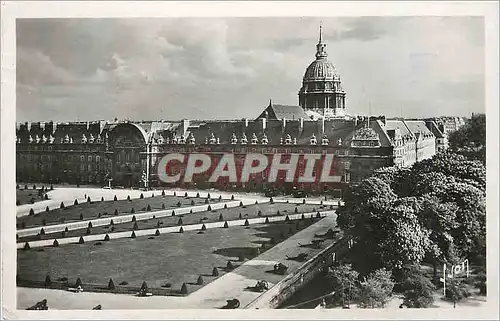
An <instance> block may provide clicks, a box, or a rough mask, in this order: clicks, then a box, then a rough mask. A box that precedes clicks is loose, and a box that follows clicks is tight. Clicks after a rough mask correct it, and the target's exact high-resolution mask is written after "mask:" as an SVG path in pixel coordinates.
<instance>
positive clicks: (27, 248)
mask: <svg viewBox="0 0 500 321" xmlns="http://www.w3.org/2000/svg"><path fill="white" fill-rule="evenodd" d="M23 248H24V249H25V250H29V249H30V244H29V243H28V242H26V243H24V247H23Z"/></svg>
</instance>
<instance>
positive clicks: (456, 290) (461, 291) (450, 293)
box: [446, 278, 469, 308]
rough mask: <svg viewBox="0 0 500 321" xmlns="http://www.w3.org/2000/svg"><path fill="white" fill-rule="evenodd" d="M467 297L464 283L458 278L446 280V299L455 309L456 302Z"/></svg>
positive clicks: (467, 293)
mask: <svg viewBox="0 0 500 321" xmlns="http://www.w3.org/2000/svg"><path fill="white" fill-rule="evenodd" d="M468 296H469V292H468V291H467V287H466V286H465V283H464V282H463V281H462V280H461V279H460V278H449V279H446V297H447V298H448V299H450V300H451V301H452V302H453V307H454V308H455V307H456V304H457V302H460V301H462V300H463V299H465V298H466V297H468Z"/></svg>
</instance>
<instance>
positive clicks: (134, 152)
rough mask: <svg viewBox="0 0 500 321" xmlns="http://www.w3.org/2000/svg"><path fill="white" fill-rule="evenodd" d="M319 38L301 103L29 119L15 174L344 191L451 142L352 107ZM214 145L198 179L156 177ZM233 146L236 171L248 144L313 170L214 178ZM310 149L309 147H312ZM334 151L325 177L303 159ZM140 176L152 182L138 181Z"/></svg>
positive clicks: (180, 171) (250, 149)
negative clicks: (161, 114)
mask: <svg viewBox="0 0 500 321" xmlns="http://www.w3.org/2000/svg"><path fill="white" fill-rule="evenodd" d="M321 38H322V36H321V32H320V40H319V43H318V45H317V46H316V60H315V61H313V62H312V63H311V64H310V65H309V66H308V67H307V69H306V72H305V74H304V77H303V80H302V87H301V89H300V91H299V106H287V105H277V104H273V103H272V102H269V105H268V106H267V107H266V108H264V110H263V111H262V113H261V114H260V115H259V116H258V117H257V118H256V119H251V120H250V119H243V120H229V121H216V120H202V121H194V120H181V121H174V122H164V121H144V122H131V121H122V122H118V121H115V122H104V121H97V122H84V123H82V122H74V123H53V122H49V123H43V122H39V123H24V124H18V125H17V130H16V143H17V144H16V160H17V167H16V179H17V180H18V181H26V182H27V181H29V182H47V183H49V182H53V183H55V182H68V183H74V184H75V183H81V184H84V183H85V184H103V185H104V184H107V182H108V179H111V180H112V184H113V185H120V186H126V187H128V186H144V184H147V185H148V186H178V187H185V188H189V187H197V188H212V187H213V188H218V189H222V190H231V189H233V190H234V189H238V190H249V191H252V190H253V191H262V190H265V189H268V188H275V189H283V190H293V189H296V190H297V189H300V190H303V191H308V192H312V193H314V192H316V193H324V192H329V193H332V194H334V195H337V196H339V197H341V196H342V193H343V191H344V190H345V189H346V188H347V187H348V186H349V184H351V183H355V182H359V181H360V180H361V179H363V178H365V177H367V176H369V175H371V173H372V172H373V171H374V170H375V169H377V168H381V167H386V166H393V165H396V166H403V167H404V166H411V165H412V164H414V163H415V162H417V161H420V160H422V159H426V158H429V157H432V156H433V155H434V154H435V153H436V152H438V151H440V150H441V149H444V148H446V143H445V135H444V134H443V128H444V127H445V123H446V122H443V123H439V124H438V123H436V121H435V120H432V119H430V120H398V119H387V120H386V119H385V117H383V116H381V117H369V118H368V117H360V116H349V115H348V114H347V113H346V106H345V92H344V91H343V89H342V87H341V84H340V76H339V75H338V74H337V72H336V71H335V68H334V66H333V64H331V63H330V62H329V61H328V60H327V54H326V45H325V44H324V43H323V40H322V39H321ZM198 153H200V154H205V155H209V157H210V159H211V164H210V166H209V167H208V168H207V170H206V172H203V173H200V174H197V175H194V176H193V178H192V179H190V180H188V181H185V180H182V179H180V180H179V181H176V182H172V183H165V181H163V180H161V179H160V177H159V174H158V173H159V172H161V171H162V170H164V169H163V168H162V167H161V166H163V165H160V164H163V163H161V160H162V159H163V157H164V156H165V155H172V154H181V155H182V156H181V159H178V160H177V161H175V162H171V163H169V165H168V166H167V167H166V169H165V170H168V173H169V175H172V176H177V175H178V176H179V177H181V178H182V177H184V176H185V175H186V166H187V165H186V160H187V159H188V157H189V156H190V155H193V154H198ZM228 153H230V154H232V155H234V163H235V165H234V166H235V170H236V172H238V173H240V174H241V172H242V171H243V166H244V160H245V157H246V155H248V154H252V153H255V154H262V155H265V157H268V158H269V159H271V158H272V157H274V156H275V155H276V154H281V155H282V156H281V157H282V161H283V162H288V161H291V159H292V158H293V157H296V161H297V164H298V165H297V169H296V173H295V174H294V175H295V176H301V175H304V173H305V171H306V170H310V171H312V172H311V173H310V174H311V175H312V179H310V180H308V181H301V180H300V179H294V180H293V181H290V179H289V178H287V175H286V174H287V172H286V171H283V170H282V171H279V172H278V173H277V177H276V180H272V182H270V181H271V180H270V177H269V176H270V175H272V174H271V173H270V171H269V168H266V169H265V170H262V172H259V173H256V174H255V175H252V176H251V179H250V180H249V181H248V182H231V181H229V180H228V179H227V177H220V178H218V179H216V180H212V179H211V177H210V175H209V173H211V172H213V171H214V170H215V167H216V166H217V162H218V160H220V159H221V158H222V157H223V156H224V155H225V154H228ZM308 155H309V156H308ZM311 155H318V157H321V159H326V158H327V157H332V158H331V160H332V161H331V171H330V173H329V174H330V175H331V177H330V179H329V181H327V182H324V181H322V180H321V179H320V176H322V175H323V174H322V171H323V169H322V168H321V163H320V162H317V163H313V167H312V168H309V169H307V168H306V167H307V166H306V159H309V158H311V157H313V156H311ZM143 176H144V177H145V178H146V180H147V181H146V182H143V181H142V178H143Z"/></svg>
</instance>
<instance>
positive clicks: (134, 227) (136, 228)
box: [132, 222, 139, 230]
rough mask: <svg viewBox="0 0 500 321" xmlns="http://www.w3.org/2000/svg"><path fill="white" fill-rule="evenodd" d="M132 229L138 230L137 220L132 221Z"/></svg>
mask: <svg viewBox="0 0 500 321" xmlns="http://www.w3.org/2000/svg"><path fill="white" fill-rule="evenodd" d="M132 228H133V229H134V230H138V229H139V225H137V222H134V226H133V227H132Z"/></svg>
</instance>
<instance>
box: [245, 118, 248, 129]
mask: <svg viewBox="0 0 500 321" xmlns="http://www.w3.org/2000/svg"><path fill="white" fill-rule="evenodd" d="M247 127H248V118H245V128H247Z"/></svg>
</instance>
